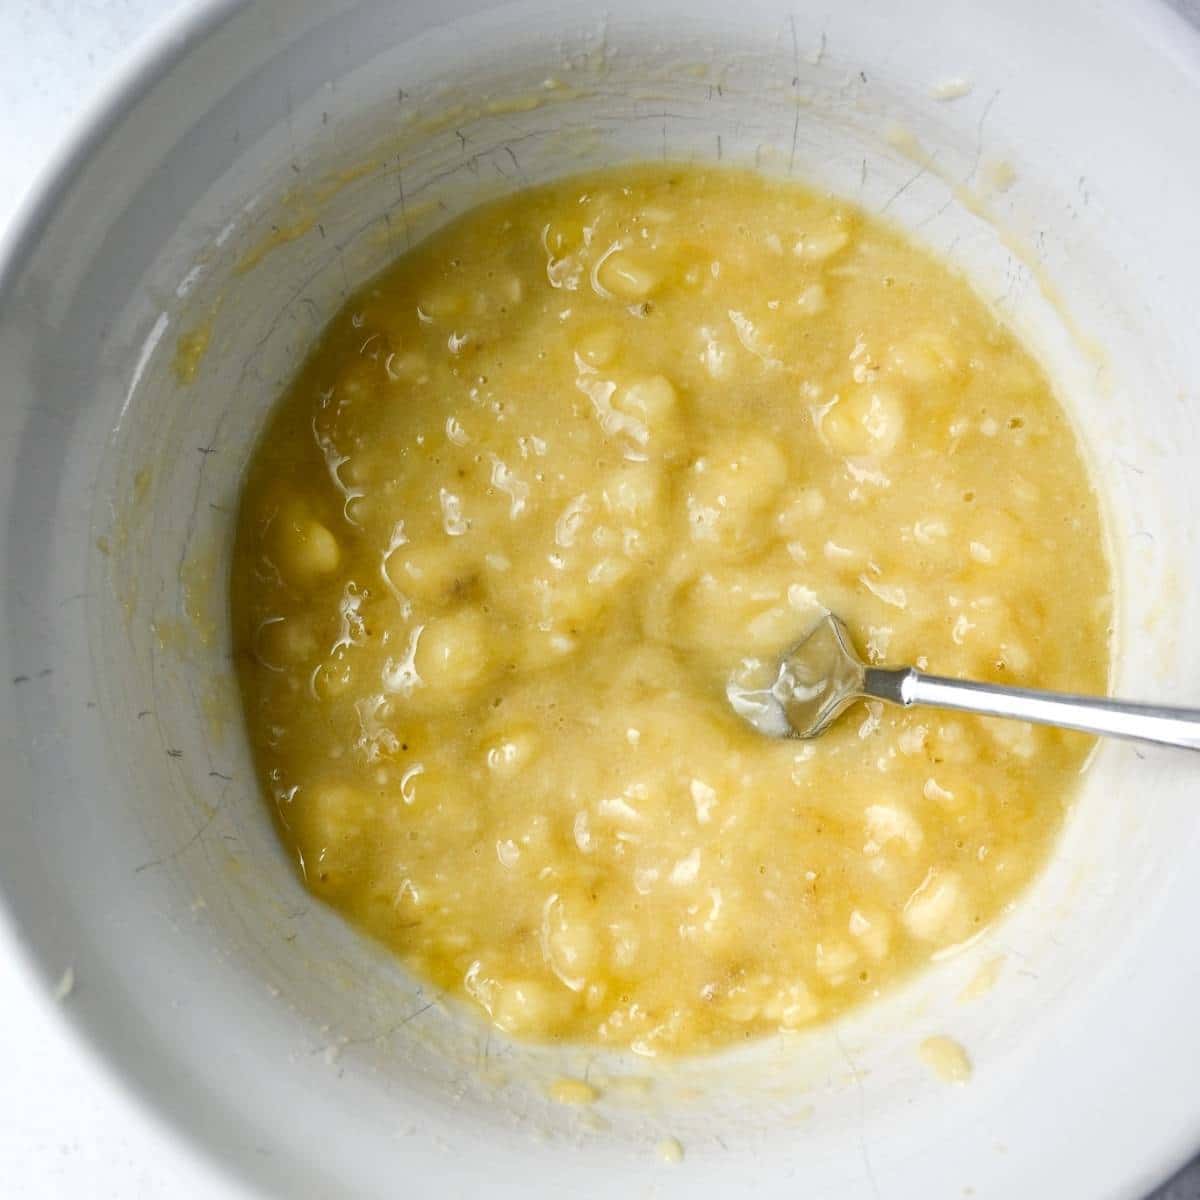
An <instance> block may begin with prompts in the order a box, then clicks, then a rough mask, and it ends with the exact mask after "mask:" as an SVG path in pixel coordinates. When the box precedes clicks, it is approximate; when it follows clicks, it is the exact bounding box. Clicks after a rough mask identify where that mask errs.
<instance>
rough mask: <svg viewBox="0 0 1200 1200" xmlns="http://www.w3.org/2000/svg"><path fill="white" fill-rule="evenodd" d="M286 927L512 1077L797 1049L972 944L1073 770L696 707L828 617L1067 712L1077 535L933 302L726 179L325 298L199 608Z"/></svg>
mask: <svg viewBox="0 0 1200 1200" xmlns="http://www.w3.org/2000/svg"><path fill="white" fill-rule="evenodd" d="M232 589H233V614H234V623H235V638H236V647H235V649H236V657H237V664H238V671H239V674H240V682H241V689H242V695H243V698H244V705H245V714H246V720H247V724H248V729H249V736H250V739H251V742H252V745H253V749H254V754H255V759H256V762H257V767H258V771H259V773H260V776H261V782H262V787H263V789H264V791H265V794H266V797H267V799H268V801H269V803H270V805H271V807H272V810H273V812H274V815H275V817H276V819H277V822H278V828H279V831H280V834H281V836H282V837H283V839H284V841H285V842H286V844H287V846H288V848H289V850H290V851H291V853H292V854H293V855H294V857H295V860H296V862H297V864H298V867H299V870H300V872H301V873H302V875H303V878H304V881H305V883H306V885H307V886H308V888H309V889H310V890H311V891H312V892H313V893H314V894H315V895H317V896H319V897H321V898H322V899H324V900H326V901H328V902H329V903H330V904H332V905H334V906H336V907H337V908H338V909H339V910H340V911H341V912H342V913H344V914H345V915H346V917H347V918H349V919H350V920H351V921H353V922H354V923H355V924H356V925H358V926H360V927H361V928H363V929H365V930H368V931H370V932H371V933H372V934H374V935H375V936H376V937H378V938H380V939H382V940H383V941H384V942H386V943H387V944H388V945H389V946H390V947H392V948H393V949H394V951H395V952H396V953H397V954H398V955H399V956H400V957H401V958H402V959H403V961H404V962H405V963H406V964H407V965H408V966H409V967H410V968H411V969H412V970H413V971H414V972H416V973H417V974H418V975H419V976H421V977H424V978H425V979H427V980H429V981H431V982H432V983H433V984H434V985H435V986H436V987H437V988H438V989H444V990H445V991H446V992H448V993H451V994H456V995H459V996H461V997H465V998H467V1000H468V1001H469V1002H470V1003H471V1004H472V1005H475V1006H477V1007H478V1009H479V1010H480V1011H481V1012H482V1013H484V1014H486V1016H487V1018H488V1019H489V1020H490V1021H492V1022H493V1023H494V1024H495V1025H496V1026H498V1027H499V1028H500V1029H502V1030H504V1031H506V1032H508V1033H511V1034H513V1035H515V1036H518V1037H523V1038H534V1039H568V1040H577V1041H584V1042H591V1043H600V1044H607V1045H612V1046H617V1047H631V1048H632V1049H633V1050H635V1051H637V1052H640V1053H643V1054H659V1053H663V1054H678V1053H684V1052H689V1051H695V1050H701V1049H707V1048H712V1047H719V1046H722V1045H728V1044H730V1043H732V1042H735V1041H737V1042H740V1041H741V1040H742V1039H744V1038H750V1037H753V1036H756V1035H760V1034H764V1033H768V1032H771V1031H777V1030H781V1029H782V1030H795V1029H801V1028H803V1027H805V1026H809V1025H812V1024H813V1023H816V1022H820V1021H823V1020H826V1019H828V1018H829V1017H831V1016H832V1015H834V1014H836V1013H838V1012H839V1011H840V1010H844V1009H845V1008H847V1007H848V1006H851V1005H855V1004H858V1003H860V1002H862V1001H864V1000H866V999H868V998H871V997H874V996H877V995H878V994H879V993H880V991H881V990H882V989H884V988H887V987H889V986H891V985H892V984H894V983H895V982H896V981H897V980H898V979H900V978H902V977H903V976H905V975H907V974H908V973H910V972H911V971H912V970H913V969H914V968H916V967H918V966H919V965H921V964H922V963H925V962H927V961H928V960H929V959H930V957H931V955H933V954H934V953H936V952H937V951H939V950H942V949H943V948H945V947H948V946H951V945H953V944H956V943H960V942H963V941H965V940H966V939H969V938H971V937H972V935H974V934H977V933H978V932H979V931H980V930H981V929H982V928H983V927H984V926H985V925H986V924H987V923H988V922H990V921H992V920H994V919H995V918H996V917H997V916H998V915H999V914H1001V913H1002V912H1003V911H1004V910H1005V909H1006V908H1007V907H1008V906H1009V905H1011V903H1012V902H1013V900H1014V898H1015V897H1016V896H1017V895H1018V893H1019V892H1020V891H1021V889H1022V888H1023V887H1024V886H1025V885H1026V884H1027V883H1028V881H1029V879H1030V877H1031V876H1032V875H1033V874H1034V873H1035V872H1036V871H1037V870H1038V868H1039V866H1040V864H1041V863H1042V862H1043V861H1044V860H1045V858H1046V856H1047V852H1048V850H1049V848H1050V847H1051V845H1052V843H1053V840H1054V838H1055V835H1056V832H1057V831H1058V829H1059V827H1060V825H1061V823H1062V820H1063V816H1064V813H1065V811H1066V810H1067V808H1068V807H1069V805H1070V803H1071V799H1072V796H1073V795H1074V793H1075V790H1076V785H1077V783H1078V778H1079V774H1080V771H1081V769H1082V767H1083V765H1084V761H1085V758H1086V757H1087V754H1088V751H1089V748H1090V743H1089V742H1088V741H1087V740H1086V739H1084V738H1081V737H1079V736H1077V735H1071V734H1066V733H1060V732H1057V731H1054V730H1049V729H1041V728H1033V727H1031V726H1028V725H1022V724H1015V723H999V722H989V721H986V720H979V719H972V718H969V717H965V716H954V715H945V714H940V713H936V712H929V711H910V712H904V711H898V710H888V709H884V708H882V707H880V706H879V705H877V704H874V703H868V704H865V705H860V706H858V707H856V708H855V709H853V710H852V711H851V712H850V714H848V716H847V717H845V718H844V719H843V720H842V721H841V722H840V723H839V724H838V725H837V726H836V727H835V728H834V729H833V730H832V731H831V732H829V733H828V734H826V735H825V736H824V737H823V738H822V739H820V740H819V741H817V742H813V743H804V742H798V741H771V740H769V739H766V738H764V737H762V736H760V735H759V734H757V733H755V731H754V730H753V729H751V728H749V727H748V726H747V725H745V724H744V723H743V722H742V721H741V720H739V718H738V717H736V716H735V715H734V714H733V712H732V711H731V710H730V708H729V706H728V704H727V702H726V699H725V682H726V680H727V679H728V678H729V676H730V674H731V673H732V672H734V671H735V670H737V669H739V668H741V666H742V664H743V663H744V662H745V660H753V659H756V658H758V659H766V658H769V657H772V656H775V655H778V654H779V653H780V652H782V651H783V650H785V649H787V648H788V647H789V646H790V645H791V644H792V643H794V642H795V641H796V640H797V639H798V638H800V637H801V636H802V635H803V634H804V633H805V631H806V630H807V629H808V628H809V626H810V624H811V623H812V622H813V620H814V619H815V617H816V616H817V615H819V614H820V613H821V612H822V611H823V610H824V608H826V607H828V608H830V609H833V610H834V611H836V612H838V613H839V614H840V615H841V616H842V617H844V618H845V619H846V621H847V622H848V624H849V625H850V627H851V629H852V630H853V631H854V634H855V636H856V638H857V640H858V643H859V646H860V649H861V650H862V652H863V653H864V655H865V656H866V657H867V658H868V659H869V660H870V661H872V662H894V663H916V664H917V665H918V666H922V667H927V668H928V669H929V670H931V671H936V672H940V673H943V674H950V675H969V676H973V677H977V678H984V679H992V680H997V681H1002V682H1013V683H1016V682H1020V683H1023V684H1029V685H1037V686H1046V687H1057V688H1065V689H1070V690H1075V691H1089V692H1100V691H1103V690H1104V688H1105V684H1106V680H1107V673H1108V661H1109V625H1110V600H1111V580H1110V573H1109V566H1108V562H1107V559H1106V554H1105V549H1104V538H1103V536H1102V528H1101V520H1100V516H1099V511H1098V504H1097V499H1096V496H1095V494H1094V493H1093V491H1092V489H1091V487H1090V484H1089V479H1088V475H1087V472H1086V470H1085V467H1084V464H1083V462H1082V460H1081V456H1080V451H1079V447H1078V445H1077V442H1076V439H1075V437H1074V435H1073V432H1072V429H1071V427H1070V425H1069V423H1068V421H1067V419H1066V418H1065V416H1064V414H1063V412H1062V411H1061V409H1060V407H1059V405H1058V403H1057V402H1056V400H1055V398H1054V395H1053V393H1052V391H1051V388H1050V386H1049V385H1048V383H1047V380H1046V378H1045V376H1044V375H1043V373H1042V371H1041V370H1040V369H1039V367H1038V366H1037V364H1036V363H1035V362H1034V361H1033V360H1032V359H1031V358H1030V356H1029V355H1028V354H1027V353H1026V352H1025V351H1024V350H1023V349H1022V347H1021V346H1020V345H1019V344H1018V343H1017V342H1016V341H1015V340H1014V337H1013V335H1012V334H1011V333H1010V332H1009V331H1008V330H1007V329H1006V328H1005V327H1004V326H1003V325H1002V324H1000V323H999V322H998V321H997V319H996V317H995V316H994V315H993V314H992V313H991V312H990V311H989V310H988V309H987V308H986V307H985V305H984V304H983V303H981V302H980V300H979V299H978V298H977V297H976V296H975V295H974V294H973V293H972V291H971V290H970V288H969V287H968V285H967V284H966V283H965V282H964V281H963V280H962V279H961V278H960V277H959V276H958V275H956V274H955V273H954V272H953V271H951V270H950V269H948V268H947V267H946V266H945V265H944V264H942V263H940V262H938V261H936V260H935V259H933V258H931V257H930V256H929V255H928V254H927V253H926V252H924V251H922V250H920V249H918V248H916V247H914V246H913V245H912V244H911V243H910V242H908V241H907V240H905V238H903V237H902V236H901V235H900V234H899V233H898V232H897V231H896V230H894V229H892V228H891V227H889V226H888V225H886V224H883V223H881V222H880V221H878V220H876V219H873V218H871V217H869V216H867V215H866V214H864V213H863V212H861V211H860V210H858V209H856V208H854V207H853V206H851V205H849V204H847V203H845V202H842V201H839V200H834V199H831V198H828V197H826V196H823V195H818V194H814V193H813V192H810V191H807V190H803V189H801V188H799V187H797V186H794V185H791V184H786V183H782V182H772V181H769V180H767V179H765V178H762V177H760V176H757V175H754V174H750V173H744V172H735V171H726V170H711V169H706V168H699V167H683V166H670V165H664V166H654V167H635V168H630V167H626V168H621V169H619V170H610V171H606V172H603V173H599V174H595V175H590V176H586V177H579V178H573V179H569V180H566V181H564V182H559V183H556V184H553V185H551V186H548V187H543V188H539V189H536V190H533V191H526V192H522V193H519V194H517V195H513V196H510V197H508V198H506V199H503V200H501V201H499V202H497V203H492V204H489V205H486V206H484V207H482V208H478V209H476V210H474V211H472V212H470V213H468V214H467V215H466V216H464V217H462V218H460V219H458V220H456V221H454V222H453V223H452V224H450V225H449V226H448V227H446V228H445V229H444V230H442V231H441V232H440V233H438V234H437V235H436V236H434V237H432V238H430V239H429V240H428V241H427V242H425V243H424V244H422V245H420V246H418V247H417V248H416V249H414V250H413V251H411V252H410V253H408V254H406V255H405V256H404V257H403V258H402V259H401V260H400V261H399V262H397V263H395V264H394V265H392V266H391V267H389V268H388V270H387V271H385V272H384V273H383V274H382V275H380V276H379V277H378V278H376V279H375V280H374V281H372V282H371V283H370V284H368V285H367V286H366V287H365V288H363V289H362V290H361V291H359V292H358V293H357V294H355V295H354V296H353V297H352V298H351V299H350V300H349V301H348V303H347V304H346V306H345V307H344V308H343V309H342V311H341V312H340V313H339V314H338V315H337V316H336V318H335V319H334V320H333V322H332V323H331V324H330V325H329V327H328V329H327V330H326V331H325V332H324V334H323V335H322V337H321V339H320V341H319V343H318V344H317V346H316V347H315V349H314V350H313V351H312V353H311V355H310V356H309V358H308V360H307V361H306V362H305V364H304V365H303V367H302V369H301V370H300V372H299V374H298V376H297V377H296V379H295V381H294V382H293V383H292V384H291V386H290V387H289V388H288V391H287V394H286V395H285V396H284V398H283V400H282V402H281V403H280V404H279V406H278V408H277V410H276V411H275V413H274V415H273V417H272V419H271V421H270V424H269V426H268V428H267V430H266V432H265V434H264V436H263V438H262V441H261V444H260V445H259V447H258V449H257V451H256V453H255V455H254V459H253V462H252V463H251V466H250V469H249V473H248V476H247V480H246V485H245V491H244V496H243V499H242V506H241V513H240V518H239V527H238V538H237V547H236V557H235V563H234V569H233V578H232Z"/></svg>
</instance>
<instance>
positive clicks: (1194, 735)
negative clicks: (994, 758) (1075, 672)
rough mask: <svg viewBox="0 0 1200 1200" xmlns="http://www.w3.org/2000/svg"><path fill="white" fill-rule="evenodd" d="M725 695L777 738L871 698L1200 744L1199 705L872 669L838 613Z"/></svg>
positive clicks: (807, 733)
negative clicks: (774, 666) (777, 660)
mask: <svg viewBox="0 0 1200 1200" xmlns="http://www.w3.org/2000/svg"><path fill="white" fill-rule="evenodd" d="M726 695H727V696H728V697H729V702H730V704H732V705H733V708H734V711H735V712H737V713H738V714H739V715H740V716H742V717H744V718H745V719H746V720H747V721H749V722H750V724H751V725H753V726H754V727H755V729H757V730H758V731H759V732H760V733H765V734H768V735H769V736H771V737H800V738H813V737H817V736H818V734H822V733H824V732H825V730H826V729H828V728H829V726H830V725H832V724H833V722H834V721H836V720H837V718H838V717H839V716H840V715H841V714H842V713H843V712H844V711H845V710H846V709H847V708H849V706H850V705H851V704H853V703H854V701H855V700H860V699H863V698H870V699H875V700H886V701H887V702H888V703H889V704H899V705H901V706H902V707H904V708H909V707H911V706H912V705H914V704H925V705H930V706H931V707H933V708H953V709H957V710H958V711H960V712H971V713H979V714H981V715H982V716H987V717H1012V718H1013V719H1014V720H1018V721H1032V722H1034V723H1035V724H1038V725H1058V726H1061V727H1062V728H1063V729H1078V730H1081V731H1082V732H1084V733H1095V734H1101V735H1103V736H1106V737H1117V738H1127V739H1129V740H1131V741H1139V742H1160V743H1162V744H1163V745H1166V746H1183V747H1186V748H1187V749H1189V750H1200V710H1197V709H1190V708H1167V707H1164V706H1162V705H1157V704H1130V703H1128V702H1127V701H1124V700H1106V699H1100V698H1098V697H1095V696H1071V695H1066V694H1064V693H1062V692H1043V691H1035V690H1033V689H1032V688H1014V687H1001V686H999V685H997V684H994V683H972V682H969V681H967V680H964V679H946V678H943V677H941V676H938V675H923V674H921V673H920V672H919V671H916V670H914V669H913V668H912V667H868V666H867V665H866V664H865V663H864V662H863V661H862V659H860V658H859V657H858V654H857V653H856V652H855V650H854V645H853V643H852V642H851V640H850V633H849V631H848V630H847V629H846V626H845V624H843V622H842V621H841V620H840V619H839V618H838V617H836V616H834V614H833V613H828V614H827V615H826V616H824V617H822V618H821V620H820V621H818V622H817V624H816V625H814V626H813V628H812V629H811V630H810V631H809V633H808V634H807V636H806V637H805V638H804V640H803V641H801V642H800V643H799V645H797V646H796V647H795V648H794V649H793V650H791V651H790V652H789V653H788V654H787V655H785V656H784V658H783V661H782V662H781V663H780V665H779V667H778V668H777V669H776V670H774V671H772V669H771V666H770V665H769V664H763V663H761V662H757V661H754V660H749V661H747V662H746V663H743V665H742V668H741V669H740V670H739V671H738V672H736V673H735V675H734V677H733V678H732V679H730V681H729V683H728V685H727V686H726Z"/></svg>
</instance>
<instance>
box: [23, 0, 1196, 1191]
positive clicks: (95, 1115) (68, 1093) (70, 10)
mask: <svg viewBox="0 0 1200 1200" xmlns="http://www.w3.org/2000/svg"><path fill="white" fill-rule="evenodd" d="M187 3H188V0H3V2H2V3H0V112H2V113H3V115H4V120H3V121H0V229H4V228H6V227H7V225H8V224H9V222H11V221H12V220H13V219H14V218H15V217H16V215H17V213H18V212H19V210H20V208H21V206H22V204H23V201H24V199H25V197H26V195H27V193H28V191H29V189H30V187H31V186H32V185H33V184H34V182H35V181H36V179H37V178H38V176H39V175H40V173H41V171H42V170H43V169H44V166H45V163H46V162H47V160H48V158H49V156H50V155H51V153H52V152H53V150H54V148H55V146H56V145H57V144H58V143H59V142H60V141H61V139H62V138H63V137H64V136H65V135H66V134H67V132H68V131H69V130H70V129H71V127H72V124H73V122H74V121H75V120H76V119H78V116H79V114H80V113H81V112H82V111H83V110H84V108H85V107H87V105H88V103H89V101H90V100H91V99H92V98H93V97H94V96H95V95H96V93H97V92H98V91H99V90H100V89H102V88H103V87H104V86H105V83H106V81H107V80H108V79H110V78H111V76H112V75H113V73H114V72H115V71H118V70H119V69H120V67H121V64H122V62H123V60H124V59H125V57H126V55H128V53H129V51H130V49H131V47H133V46H134V45H135V44H136V42H137V41H138V39H139V38H140V37H142V36H143V35H144V34H145V32H146V31H147V30H149V29H151V28H152V27H154V26H155V25H157V24H159V23H161V22H163V21H166V20H169V19H170V18H171V17H172V15H173V14H175V13H176V12H177V11H178V10H179V9H180V8H182V7H184V6H185V5H186V4H187ZM1184 7H1185V8H1186V7H1187V6H1186V5H1185V6H1184ZM17 961H18V951H17V948H16V946H15V945H14V943H13V941H12V939H11V937H10V936H9V935H8V934H7V933H6V932H5V929H4V926H3V925H0V980H2V981H3V982H2V984H0V1062H3V1064H4V1072H3V1082H2V1083H0V1179H3V1180H4V1181H5V1184H4V1189H3V1190H4V1191H5V1192H7V1193H8V1194H10V1195H19V1196H21V1197H22V1198H23V1200H41V1198H43V1197H55V1198H57V1197H65V1196H76V1195H78V1196H85V1197H89V1198H95V1200H101V1198H103V1197H114V1198H120V1200H128V1198H130V1197H145V1198H147V1200H152V1198H155V1197H171V1198H172V1200H191V1198H207V1197H216V1196H221V1197H226V1196H230V1195H232V1194H234V1193H233V1192H232V1191H231V1189H230V1185H229V1184H228V1183H227V1182H225V1181H224V1180H223V1179H222V1178H221V1177H220V1176H219V1175H218V1173H217V1172H216V1171H215V1170H214V1169H213V1168H212V1167H211V1166H210V1165H209V1164H207V1163H206V1162H203V1161H200V1160H199V1159H197V1158H196V1157H195V1156H194V1155H193V1154H192V1152H191V1151H190V1150H189V1149H188V1148H187V1147H186V1146H185V1145H184V1144H183V1143H182V1141H181V1140H180V1139H179V1137H178V1136H177V1135H176V1134H175V1133H173V1132H172V1131H169V1130H167V1129H166V1128H165V1127H163V1126H162V1125H161V1124H160V1123H159V1122H158V1121H157V1119H155V1118H154V1117H152V1116H151V1115H149V1114H148V1113H147V1112H146V1111H145V1110H144V1109H143V1108H141V1106H140V1105H139V1104H138V1103H137V1101H136V1100H135V1099H134V1098H132V1097H131V1096H129V1095H128V1094H127V1093H126V1092H125V1091H124V1090H123V1088H122V1086H121V1085H120V1084H119V1083H118V1082H117V1081H115V1080H113V1079H112V1078H111V1077H110V1076H109V1075H108V1073H107V1071H106V1070H105V1069H104V1068H103V1067H101V1066H100V1065H99V1064H97V1063H96V1062H95V1060H94V1059H93V1058H92V1057H91V1056H90V1054H89V1053H88V1052H87V1050H86V1049H85V1048H84V1047H83V1046H81V1045H80V1044H79V1042H78V1041H77V1039H76V1038H75V1036H74V1035H73V1034H72V1033H71V1032H70V1030H69V1029H68V1028H67V1026H66V1025H65V1024H64V1023H63V1022H62V1021H61V1020H60V1018H59V1016H58V1014H57V1013H56V1012H54V1010H53V1007H52V1006H51V1005H49V1004H48V1003H47V998H46V997H45V995H44V994H41V993H40V992H39V991H38V989H37V988H35V986H34V985H33V983H32V982H31V981H30V980H29V979H28V977H27V976H26V975H25V972H24V970H23V968H21V967H18V965H17ZM77 986H78V987H79V988H85V987H86V986H87V980H86V979H81V980H78V981H77ZM65 1003H67V1004H69V1003H70V998H69V997H68V998H67V1000H66V1001H65ZM1154 1200H1200V1160H1197V1161H1196V1162H1194V1163H1193V1164H1192V1166H1191V1167H1190V1168H1188V1169H1187V1170H1185V1171H1184V1172H1182V1173H1181V1174H1180V1175H1179V1176H1177V1177H1176V1179H1175V1180H1173V1181H1172V1182H1171V1183H1170V1184H1168V1185H1167V1186H1166V1187H1165V1188H1164V1189H1162V1190H1161V1191H1160V1192H1158V1193H1156V1195H1155V1198H1154Z"/></svg>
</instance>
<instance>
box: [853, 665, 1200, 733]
mask: <svg viewBox="0 0 1200 1200" xmlns="http://www.w3.org/2000/svg"><path fill="white" fill-rule="evenodd" d="M863 692H864V693H865V694H866V695H868V696H872V697H874V698H875V699H877V700H886V701H888V702H889V703H891V704H899V705H902V706H903V707H905V708H908V707H910V706H911V705H914V704H921V705H929V706H931V707H933V708H952V709H957V710H958V711H959V712H970V713H978V714H980V715H981V716H985V717H1012V718H1014V719H1015V720H1018V721H1032V722H1033V723H1034V724H1036V725H1058V726H1060V727H1061V728H1063V729H1078V730H1080V731H1081V732H1083V733H1095V734H1100V735H1103V736H1105V737H1117V738H1126V739H1128V740H1130V741H1135V742H1159V743H1161V744H1162V745H1164V746H1182V747H1184V748H1186V749H1188V750H1200V710H1198V709H1194V708H1168V707H1165V706H1163V705H1161V704H1130V703H1129V702H1128V701H1126V700H1100V699H1097V698H1096V697H1094V696H1072V695H1067V694H1065V693H1063V692H1043V691H1036V690H1034V689H1033V688H1014V687H1001V686H1000V685H998V684H993V683H972V682H969V681H967V680H965V679H946V678H944V677H943V676H940V675H922V674H921V673H920V672H919V671H915V670H913V669H912V668H911V667H901V668H899V669H897V670H885V669H881V668H876V667H868V668H867V669H866V672H865V679H864V685H863Z"/></svg>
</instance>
